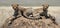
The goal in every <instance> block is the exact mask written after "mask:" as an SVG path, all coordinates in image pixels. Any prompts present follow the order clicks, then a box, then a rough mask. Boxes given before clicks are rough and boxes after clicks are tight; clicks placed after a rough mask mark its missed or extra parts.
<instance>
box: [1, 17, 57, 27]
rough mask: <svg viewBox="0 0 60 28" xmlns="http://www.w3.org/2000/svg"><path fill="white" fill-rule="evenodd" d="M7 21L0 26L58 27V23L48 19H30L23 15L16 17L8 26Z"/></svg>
mask: <svg viewBox="0 0 60 28" xmlns="http://www.w3.org/2000/svg"><path fill="white" fill-rule="evenodd" d="M7 22H8V21H7V20H6V22H5V23H4V24H3V26H2V28H58V25H55V24H54V23H52V21H51V20H50V19H45V20H42V19H39V20H32V19H26V18H24V17H20V18H17V19H16V20H14V21H13V23H12V24H11V25H10V26H8V23H7Z"/></svg>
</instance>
